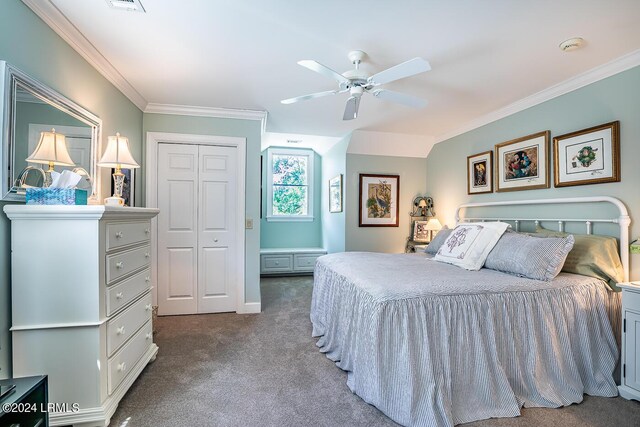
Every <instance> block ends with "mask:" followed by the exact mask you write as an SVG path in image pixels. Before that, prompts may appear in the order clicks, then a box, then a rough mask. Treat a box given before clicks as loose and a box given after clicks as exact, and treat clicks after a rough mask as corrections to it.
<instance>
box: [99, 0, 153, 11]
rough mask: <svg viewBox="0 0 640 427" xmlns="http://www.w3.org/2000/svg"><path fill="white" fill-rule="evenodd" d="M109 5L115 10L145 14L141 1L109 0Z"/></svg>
mask: <svg viewBox="0 0 640 427" xmlns="http://www.w3.org/2000/svg"><path fill="white" fill-rule="evenodd" d="M107 3H108V4H109V6H110V7H112V8H113V9H118V10H126V11H127V12H142V13H145V10H144V6H142V3H140V0H107Z"/></svg>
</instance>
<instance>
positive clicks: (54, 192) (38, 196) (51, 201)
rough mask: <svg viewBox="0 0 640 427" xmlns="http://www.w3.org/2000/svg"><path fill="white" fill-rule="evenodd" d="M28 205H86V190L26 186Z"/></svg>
mask: <svg viewBox="0 0 640 427" xmlns="http://www.w3.org/2000/svg"><path fill="white" fill-rule="evenodd" d="M27 204H28V205H86V204H87V190H78V189H77V188H27Z"/></svg>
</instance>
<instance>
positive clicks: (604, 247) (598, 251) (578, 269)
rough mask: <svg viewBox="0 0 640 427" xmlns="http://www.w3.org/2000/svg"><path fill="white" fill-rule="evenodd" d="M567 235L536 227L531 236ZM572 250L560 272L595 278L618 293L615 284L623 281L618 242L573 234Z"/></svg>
mask: <svg viewBox="0 0 640 427" xmlns="http://www.w3.org/2000/svg"><path fill="white" fill-rule="evenodd" d="M567 235H568V233H562V232H559V231H553V230H547V229H546V228H542V227H540V226H538V227H536V233H535V234H532V236H539V237H557V236H567ZM573 237H574V239H575V243H574V245H573V249H572V250H571V252H569V255H567V259H566V261H565V262H564V266H563V267H562V271H564V272H567V273H574V274H582V275H583V276H589V277H596V278H598V279H601V280H604V281H605V282H607V284H608V285H609V287H610V288H611V289H613V290H614V291H617V292H619V291H620V288H618V286H617V283H619V282H622V281H623V280H624V269H623V268H622V261H620V255H618V240H617V239H616V238H615V237H609V236H595V235H593V234H574V235H573Z"/></svg>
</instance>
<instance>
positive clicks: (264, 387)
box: [110, 277, 640, 427]
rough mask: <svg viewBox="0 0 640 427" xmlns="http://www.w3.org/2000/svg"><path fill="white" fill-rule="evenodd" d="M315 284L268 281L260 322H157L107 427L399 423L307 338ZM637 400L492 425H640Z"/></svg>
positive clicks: (532, 413)
mask: <svg viewBox="0 0 640 427" xmlns="http://www.w3.org/2000/svg"><path fill="white" fill-rule="evenodd" d="M311 287H312V279H311V278H310V277H291V278H269V279H262V310H263V312H262V313H261V314H259V315H237V314H212V315H198V316H171V317H160V318H159V319H158V322H157V325H156V329H157V331H158V333H157V335H156V342H157V344H158V346H159V347H160V352H159V353H158V358H157V360H156V361H155V362H154V363H152V364H150V365H149V366H148V367H147V368H146V369H145V371H144V372H143V373H142V375H141V376H140V378H139V379H138V380H137V381H136V382H135V383H134V385H133V386H132V387H131V389H130V390H129V392H128V393H127V395H126V396H125V397H124V399H123V400H122V401H121V402H120V406H119V408H118V410H117V412H116V413H115V414H114V416H113V418H112V420H111V424H110V427H120V426H124V425H126V426H127V427H134V426H135V427H137V426H154V427H157V426H394V425H397V424H395V423H394V422H392V421H391V420H389V419H388V418H387V417H386V416H385V415H384V414H382V413H381V412H380V411H378V410H377V409H376V408H375V407H372V406H370V405H368V404H366V403H365V402H364V401H362V400H361V399H360V398H359V397H358V396H356V395H354V394H352V393H351V392H350V391H349V389H348V388H347V384H346V381H347V378H346V373H344V372H343V371H341V370H340V369H338V368H337V367H336V366H335V365H334V364H333V362H331V361H330V360H329V359H327V358H326V357H325V356H324V355H323V354H321V353H320V352H319V351H318V350H317V347H316V345H315V340H314V339H313V338H311V322H310V321H309V305H310V301H311ZM638 425H640V403H638V402H633V401H627V400H624V399H622V398H614V399H608V398H597V397H588V396H587V397H585V400H584V402H583V403H581V404H579V405H571V406H569V407H566V408H562V409H524V410H523V411H522V416H521V417H518V418H502V419H491V420H485V421H480V422H476V423H471V424H466V425H465V426H471V427H488V426H509V427H511V426H516V427H519V426H520V427H525V426H526V427H529V426H531V427H533V426H536V427H541V426H563V427H573V426H576V427H577V426H581V427H583V426H612V427H614V426H615V427H621V426H638Z"/></svg>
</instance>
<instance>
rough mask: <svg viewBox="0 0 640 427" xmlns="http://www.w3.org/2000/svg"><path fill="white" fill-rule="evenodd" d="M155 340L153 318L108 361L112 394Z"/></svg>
mask: <svg viewBox="0 0 640 427" xmlns="http://www.w3.org/2000/svg"><path fill="white" fill-rule="evenodd" d="M152 342H153V333H152V326H151V320H149V321H148V322H147V323H146V324H145V325H144V326H143V327H142V328H140V330H139V331H138V332H137V333H136V334H135V335H134V336H133V338H131V339H130V340H129V342H127V343H126V344H125V345H124V347H122V349H120V351H119V352H117V353H116V354H115V355H114V356H113V357H112V358H111V359H109V361H108V363H107V364H108V367H107V388H108V390H109V394H112V393H113V392H114V391H115V390H116V388H118V386H119V385H120V383H121V382H122V380H124V379H125V378H126V377H127V375H128V374H129V372H131V369H133V367H134V366H135V364H136V363H137V362H138V360H140V358H141V357H142V355H143V354H144V353H145V351H147V349H148V348H149V346H150V345H151V343H152Z"/></svg>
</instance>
